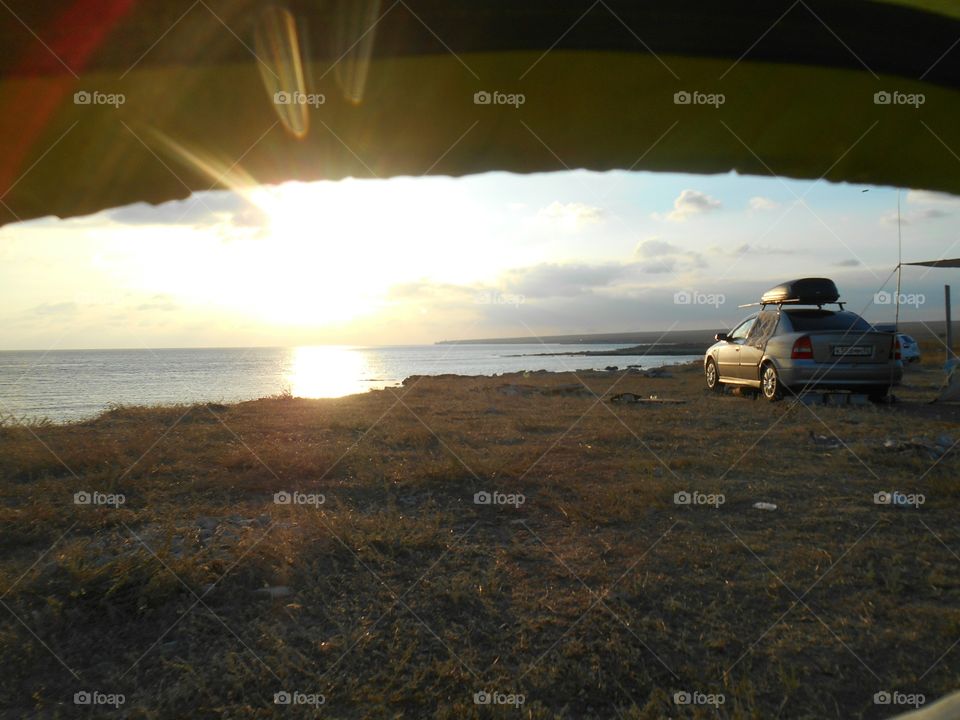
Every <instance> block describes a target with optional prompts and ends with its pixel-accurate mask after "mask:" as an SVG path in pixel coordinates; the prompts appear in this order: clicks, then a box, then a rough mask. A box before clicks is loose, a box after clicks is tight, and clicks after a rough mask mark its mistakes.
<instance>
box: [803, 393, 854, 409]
mask: <svg viewBox="0 0 960 720" xmlns="http://www.w3.org/2000/svg"><path fill="white" fill-rule="evenodd" d="M794 402H798V403H803V404H804V405H829V406H831V407H842V406H844V405H857V406H864V405H870V397H869V396H868V395H865V394H863V393H845V392H804V393H800V394H799V395H797V396H796V397H795V398H794Z"/></svg>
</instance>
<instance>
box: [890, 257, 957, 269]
mask: <svg viewBox="0 0 960 720" xmlns="http://www.w3.org/2000/svg"><path fill="white" fill-rule="evenodd" d="M904 265H923V266H924V267H945V268H960V258H953V259H951V260H924V261H923V262H911V263H904Z"/></svg>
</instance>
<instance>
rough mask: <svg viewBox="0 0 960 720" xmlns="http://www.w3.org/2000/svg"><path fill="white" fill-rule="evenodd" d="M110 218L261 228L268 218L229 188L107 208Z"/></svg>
mask: <svg viewBox="0 0 960 720" xmlns="http://www.w3.org/2000/svg"><path fill="white" fill-rule="evenodd" d="M106 216H107V218H108V219H109V220H111V221H113V222H115V223H120V224H121V225H166V226H170V225H188V226H192V227H210V226H213V225H219V224H221V223H225V222H226V223H229V224H230V225H232V226H234V227H241V228H245V227H261V226H263V225H266V224H267V222H268V218H267V217H266V215H265V213H264V212H263V211H262V210H261V209H260V208H258V207H256V206H255V205H253V204H251V203H250V202H249V201H248V200H247V199H246V198H244V197H243V196H242V195H240V194H239V193H236V192H233V191H227V190H215V191H211V192H203V193H195V194H193V195H191V196H190V197H189V198H186V199H185V200H172V201H170V202H165V203H162V204H160V205H150V204H148V203H144V202H138V203H134V204H132V205H125V206H124V207H120V208H115V209H113V210H108V211H106Z"/></svg>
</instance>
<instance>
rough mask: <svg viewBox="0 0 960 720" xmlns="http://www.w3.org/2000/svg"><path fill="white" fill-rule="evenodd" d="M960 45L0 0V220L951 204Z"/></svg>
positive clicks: (705, 8) (852, 13) (229, 5)
mask: <svg viewBox="0 0 960 720" xmlns="http://www.w3.org/2000/svg"><path fill="white" fill-rule="evenodd" d="M958 39H960V8H958V6H957V5H956V4H955V3H952V2H947V1H946V0H901V1H900V2H879V1H874V0H728V1H726V2H723V3H717V2H712V1H711V0H673V1H672V2H670V3H637V2H626V1H621V0H593V1H591V0H586V1H583V2H563V1H561V2H556V0H530V1H527V2H519V3H518V2H504V1H503V0H493V1H491V2H486V3H465V2H450V0H442V1H441V0H383V2H380V1H379V0H330V1H328V2H313V1H307V0H295V1H293V2H290V3H288V4H287V5H286V6H282V7H281V6H277V5H272V4H268V3H263V2H255V1H254V0H192V1H191V0H166V1H164V2H159V0H144V1H142V2H135V1H134V0H100V1H99V2H93V1H92V0H72V1H70V2H51V1H50V0H17V1H14V0H8V2H6V3H4V4H3V7H0V46H2V47H3V53H2V55H0V103H2V108H3V113H2V115H0V224H2V223H8V222H12V221H15V220H17V219H29V218H33V217H38V216H44V215H50V214H55V215H59V216H63V217H67V216H73V215H79V214H86V213H91V212H94V211H97V210H100V209H103V208H107V207H113V206H118V205H123V204H128V203H132V202H136V201H147V202H152V203H158V202H162V201H166V200H170V199H174V198H181V197H185V196H186V195H188V194H189V193H190V192H191V191H197V190H207V189H210V188H211V187H222V186H231V185H235V184H243V183H249V182H259V183H276V182H281V181H284V180H288V179H302V180H311V179H321V178H341V177H345V176H351V175H352V176H357V177H388V176H393V175H421V174H427V173H430V174H447V175H463V174H467V173H477V172H484V171H489V170H509V171H514V172H525V173H526V172H539V171H552V170H561V169H564V168H592V169H599V170H606V169H613V168H622V169H642V170H654V171H684V172H694V173H719V172H728V171H730V170H735V171H737V172H741V173H752V174H760V175H781V176H789V177H797V178H811V179H817V178H825V179H826V180H829V181H847V182H853V183H873V184H887V185H896V186H904V187H914V188H925V189H932V190H941V191H948V192H954V193H960V123H957V118H958V117H960V47H958V46H957V45H958ZM285 101H286V102H285Z"/></svg>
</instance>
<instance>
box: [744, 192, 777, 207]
mask: <svg viewBox="0 0 960 720" xmlns="http://www.w3.org/2000/svg"><path fill="white" fill-rule="evenodd" d="M778 207H780V203H778V202H777V201H776V200H771V199H770V198H768V197H763V196H762V195H754V196H753V197H752V198H750V209H751V210H776V209H777V208H778Z"/></svg>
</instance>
